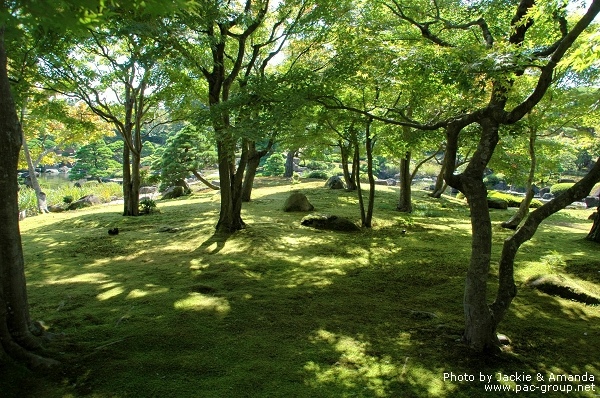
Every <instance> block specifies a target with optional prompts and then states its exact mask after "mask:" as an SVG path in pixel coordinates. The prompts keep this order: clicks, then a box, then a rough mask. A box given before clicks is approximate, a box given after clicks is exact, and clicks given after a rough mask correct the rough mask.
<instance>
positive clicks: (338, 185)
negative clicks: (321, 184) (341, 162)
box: [325, 176, 346, 189]
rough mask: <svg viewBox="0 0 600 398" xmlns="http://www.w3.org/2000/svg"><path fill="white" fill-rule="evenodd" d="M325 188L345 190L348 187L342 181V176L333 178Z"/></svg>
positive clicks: (330, 178)
mask: <svg viewBox="0 0 600 398" xmlns="http://www.w3.org/2000/svg"><path fill="white" fill-rule="evenodd" d="M325 188H329V189H344V188H346V187H345V186H344V181H342V178H341V177H340V176H331V177H329V179H328V180H327V182H326V183H325Z"/></svg>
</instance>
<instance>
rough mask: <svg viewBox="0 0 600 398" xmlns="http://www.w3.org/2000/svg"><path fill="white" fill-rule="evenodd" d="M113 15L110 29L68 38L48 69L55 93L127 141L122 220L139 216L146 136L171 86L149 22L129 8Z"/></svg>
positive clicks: (53, 52)
mask: <svg viewBox="0 0 600 398" xmlns="http://www.w3.org/2000/svg"><path fill="white" fill-rule="evenodd" d="M113 11H114V12H115V13H116V15H115V18H112V19H111V21H110V23H104V24H103V26H102V27H99V28H96V29H93V30H92V29H89V30H88V31H87V32H86V33H85V34H84V35H76V36H75V35H74V36H69V37H70V39H71V43H69V41H68V40H64V41H65V42H66V43H67V45H66V46H65V47H64V48H56V47H54V48H51V49H50V50H48V51H47V54H45V56H44V58H43V63H44V68H43V69H44V73H45V75H46V77H47V79H48V81H47V85H48V86H49V87H50V88H51V89H52V90H54V91H57V92H60V93H63V94H65V95H69V96H72V97H75V98H77V99H79V100H81V101H83V102H85V103H86V104H87V105H88V106H89V108H90V109H91V110H92V111H93V112H94V113H96V114H97V115H98V116H99V117H101V118H102V119H104V120H105V121H106V122H108V123H111V124H112V125H113V126H114V128H115V130H116V131H117V132H118V133H119V135H120V136H121V137H122V139H123V165H122V167H123V196H124V209H123V215H125V216H136V215H138V213H139V190H140V183H141V180H140V163H141V153H142V150H143V139H142V135H143V130H144V128H145V123H146V122H151V121H152V118H153V117H154V116H153V114H156V113H160V112H161V111H160V103H161V101H163V100H164V99H165V96H164V93H165V92H169V93H171V92H170V91H169V88H170V83H171V81H170V79H169V76H168V74H167V73H166V72H165V71H164V70H163V69H162V68H164V67H166V66H168V65H169V64H168V63H167V62H158V61H160V60H161V59H162V56H163V54H162V53H161V52H160V49H159V48H157V47H156V46H153V45H152V40H151V39H150V38H148V37H146V36H145V32H146V30H147V29H148V26H147V25H146V24H144V23H142V21H143V20H145V19H144V18H143V17H141V16H136V15H135V14H133V13H132V12H131V10H129V9H127V8H125V9H122V8H115V9H114V10H113ZM73 53H77V54H78V57H72V54H73ZM164 112H166V111H164Z"/></svg>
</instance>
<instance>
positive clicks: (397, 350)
mask: <svg viewBox="0 0 600 398" xmlns="http://www.w3.org/2000/svg"><path fill="white" fill-rule="evenodd" d="M257 183H258V184H259V186H258V187H257V188H256V189H255V191H254V193H253V201H252V202H250V203H247V204H245V205H244V209H243V218H244V220H245V221H246V223H247V228H246V229H245V230H243V231H239V232H237V233H235V234H233V235H230V236H224V235H215V234H214V233H213V231H214V224H215V222H216V220H217V216H218V211H219V194H218V192H213V191H202V192H197V193H195V194H194V195H192V196H191V197H188V198H184V199H177V200H171V201H157V207H158V209H159V210H160V212H158V213H155V214H151V215H146V216H140V217H135V218H131V217H122V216H121V215H120V214H121V210H122V209H121V206H118V205H117V206H107V205H103V206H99V207H96V208H92V209H84V210H80V211H76V212H69V213H61V214H48V215H44V216H39V217H33V218H29V219H26V220H25V221H23V222H22V224H21V229H22V234H23V246H24V251H25V256H26V273H27V280H28V291H29V301H30V305H31V311H32V316H33V318H34V319H39V320H41V321H42V322H43V323H44V325H45V326H46V327H47V329H48V331H49V332H53V333H57V334H62V337H60V336H59V337H58V338H56V339H55V340H54V341H53V342H52V343H51V344H49V345H48V347H47V352H46V355H49V356H52V357H55V358H57V359H59V360H61V361H62V362H63V363H64V366H63V368H62V369H60V370H59V371H57V372H54V373H51V374H49V375H46V376H43V377H42V376H37V377H33V376H32V375H31V374H29V373H27V372H26V371H24V370H22V369H20V368H18V367H15V366H10V367H7V369H6V372H7V373H5V374H7V375H10V378H11V379H10V380H11V381H10V382H8V383H4V384H3V385H1V386H0V388H1V389H2V390H1V391H2V394H4V395H2V396H15V397H17V396H18V397H23V396H32V397H33V396H43V397H79V396H89V397H219V398H220V397H311V398H312V397H479V396H481V397H483V396H512V395H514V392H513V393H490V392H485V385H484V384H485V383H482V382H480V381H479V380H480V377H481V375H492V376H495V375H496V374H497V372H502V373H504V374H512V373H515V372H516V373H519V374H530V375H534V376H535V375H537V374H538V373H539V374H541V375H543V376H544V377H549V376H550V375H552V374H564V373H567V374H573V375H580V374H584V373H585V372H588V373H589V374H593V375H595V378H596V379H598V378H600V347H599V345H598V341H599V338H600V325H599V322H598V318H599V317H600V310H599V309H598V307H593V306H586V305H583V304H580V303H576V302H571V301H567V300H563V299H560V298H557V297H552V296H548V295H545V294H543V293H539V292H537V291H534V290H532V289H530V288H527V287H525V286H524V282H525V281H526V280H527V279H528V278H529V277H531V276H532V275H538V274H553V275H563V276H564V277H568V278H570V279H571V280H573V281H576V282H578V283H581V284H582V285H585V286H586V287H587V288H588V289H590V290H594V289H596V291H597V289H598V286H599V284H600V280H599V275H600V274H599V273H598V270H599V266H600V264H599V263H598V260H597V255H598V249H599V248H598V246H597V245H594V244H592V243H588V242H586V241H584V240H583V238H584V237H585V235H586V233H587V231H588V230H589V228H590V227H591V224H590V222H589V221H587V216H588V213H589V211H582V210H568V211H562V212H560V213H559V214H557V215H555V216H553V217H552V218H551V219H550V220H548V222H547V223H545V224H544V225H543V226H542V227H541V228H540V231H539V232H538V234H537V235H536V236H535V238H534V239H532V240H531V241H530V242H527V243H526V244H525V245H524V246H523V248H522V250H521V251H520V254H519V256H518V258H517V264H516V271H515V272H516V278H517V284H518V286H519V294H518V296H517V298H516V299H515V301H514V303H513V305H512V307H511V310H510V311H509V313H508V315H507V316H506V318H505V320H504V321H503V322H502V324H501V326H500V330H499V332H501V333H504V334H506V335H507V336H509V337H510V338H511V340H512V345H511V347H510V350H507V352H505V353H503V354H501V355H498V356H494V357H492V356H488V357H477V356H473V355H471V353H470V352H469V350H468V349H467V348H466V347H464V346H463V345H462V344H461V343H460V337H461V333H462V328H463V322H464V321H463V309H462V296H463V285H464V279H465V273H466V269H467V266H468V262H469V256H470V231H471V229H470V224H469V219H468V215H469V211H468V209H467V208H466V205H465V204H464V202H463V201H461V200H456V199H454V198H451V197H443V198H442V199H431V198H429V197H427V195H426V193H425V192H424V191H416V192H414V203H413V205H414V211H413V213H412V214H402V213H399V212H397V211H396V210H395V204H396V201H397V199H398V191H397V188H393V187H382V186H378V187H377V195H376V204H375V217H374V223H373V224H374V227H373V229H371V230H364V231H361V232H358V233H340V232H328V231H323V230H313V229H310V228H306V227H303V226H301V225H300V219H301V218H302V217H303V215H304V214H302V213H284V212H283V211H281V207H282V205H283V202H284V201H285V199H286V198H287V196H288V195H289V193H290V192H291V191H293V190H299V191H301V192H303V193H305V194H306V195H307V197H308V199H309V200H310V201H311V203H312V204H313V205H314V206H315V212H319V213H326V214H335V215H338V216H343V217H347V218H349V219H351V220H353V221H355V222H357V223H358V221H359V213H358V205H357V203H358V201H357V198H356V193H353V192H345V191H342V190H340V191H333V190H326V189H324V188H322V185H323V182H322V181H312V182H304V183H300V184H294V185H291V184H289V183H285V182H284V181H283V179H274V178H269V179H260V180H258V181H257ZM512 211H514V210H508V211H501V210H493V211H492V218H493V221H494V244H495V246H494V257H495V258H494V260H495V261H497V258H498V256H499V252H500V248H501V244H502V242H503V241H504V239H506V238H507V237H508V236H509V234H510V233H511V232H510V231H506V230H504V229H502V228H500V227H499V224H500V222H501V221H504V220H506V219H508V218H509V216H510V215H511V214H512ZM115 227H118V228H119V234H118V235H116V236H109V235H108V233H107V231H108V229H110V228H115ZM403 231H405V232H403ZM494 264H495V263H494ZM495 279H496V267H493V268H492V270H491V272H490V297H493V294H494V287H495V283H494V281H495ZM444 374H446V380H445V379H444ZM465 374H466V375H468V376H469V377H471V376H472V377H474V378H475V379H476V380H475V381H465V380H464V379H463V380H457V379H456V378H455V379H451V377H452V375H454V376H455V377H456V376H457V375H465ZM3 377H4V376H3ZM492 384H493V385H499V383H498V382H493V383H492ZM508 384H510V385H512V384H511V383H508ZM555 384H556V383H555ZM558 384H560V383H558ZM562 384H568V385H575V386H576V385H577V383H569V382H566V383H562ZM582 384H585V383H582ZM596 393H597V392H596ZM572 395H573V394H572ZM530 396H537V395H535V394H533V395H532V394H530ZM545 396H563V395H561V394H560V393H550V394H545ZM573 396H594V395H593V393H588V395H585V394H583V395H576V394H575V395H573Z"/></svg>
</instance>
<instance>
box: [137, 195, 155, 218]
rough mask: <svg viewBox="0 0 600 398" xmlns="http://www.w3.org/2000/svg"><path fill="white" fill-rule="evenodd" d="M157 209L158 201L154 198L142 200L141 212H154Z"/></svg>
mask: <svg viewBox="0 0 600 398" xmlns="http://www.w3.org/2000/svg"><path fill="white" fill-rule="evenodd" d="M156 211H157V208H156V202H155V201H154V200H152V199H148V198H146V199H142V200H140V214H152V213H154V212H156Z"/></svg>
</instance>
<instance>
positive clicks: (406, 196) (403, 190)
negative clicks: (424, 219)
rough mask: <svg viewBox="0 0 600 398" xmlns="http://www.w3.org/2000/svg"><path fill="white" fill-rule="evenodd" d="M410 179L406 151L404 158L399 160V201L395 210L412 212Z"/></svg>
mask: <svg viewBox="0 0 600 398" xmlns="http://www.w3.org/2000/svg"><path fill="white" fill-rule="evenodd" d="M411 184H412V178H411V175H410V151H406V153H405V154H404V157H403V158H402V159H400V199H399V200H398V205H397V206H396V210H398V211H401V212H404V213H411V212H412V201H411V199H412V192H411Z"/></svg>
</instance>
